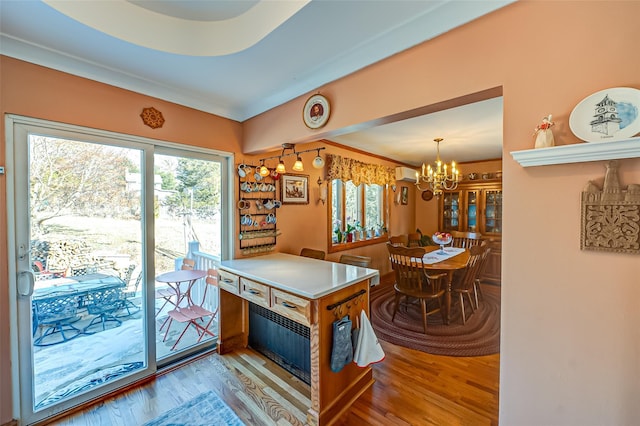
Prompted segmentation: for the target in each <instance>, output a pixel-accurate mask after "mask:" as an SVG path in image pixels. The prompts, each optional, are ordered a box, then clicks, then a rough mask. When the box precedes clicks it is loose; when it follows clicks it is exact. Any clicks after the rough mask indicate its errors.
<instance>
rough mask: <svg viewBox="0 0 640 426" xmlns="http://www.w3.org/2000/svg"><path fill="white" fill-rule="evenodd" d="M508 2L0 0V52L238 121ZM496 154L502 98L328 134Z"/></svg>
mask: <svg viewBox="0 0 640 426" xmlns="http://www.w3.org/2000/svg"><path fill="white" fill-rule="evenodd" d="M512 1H513V0H495V1H493V0H475V1H473V0H469V1H464V0H359V1H355V0H354V1H348V0H344V1H338V0H297V1H296V0H290V1H273V0H266V1H263V0H245V1H238V0H228V1H208V0H181V1H180V0H164V1H157V0H129V1H125V0H109V1H79V0H47V1H36V0H29V1H7V0H0V53H2V54H4V55H7V56H11V57H15V58H18V59H22V60H25V61H28V62H33V63H36V64H39V65H43V66H46V67H49V68H53V69H57V70H61V71H64V72H68V73H71V74H74V75H78V76H82V77H85V78H89V79H92V80H96V81H101V82H104V83H107V84H112V85H115V86H118V87H122V88H125V89H128V90H132V91H135V92H139V93H143V94H146V95H149V96H153V97H158V98H161V99H165V100H168V101H171V102H175V103H178V104H181V105H185V106H189V107H192V108H195V109H198V110H202V111H206V112H210V113H213V114H217V115H220V116H222V117H226V118H229V119H232V120H237V121H244V120H247V119H249V118H251V117H253V116H255V115H258V114H260V113H262V112H264V111H267V110H269V109H271V108H274V107H276V106H278V105H281V104H283V103H285V102H288V101H290V100H291V99H294V98H296V97H298V96H301V95H304V94H305V93H309V92H312V91H317V90H318V89H319V88H321V86H322V85H324V84H327V83H329V82H331V81H334V80H336V79H339V78H341V77H343V76H345V75H348V74H350V73H353V72H355V71H357V70H359V69H362V68H364V67H366V66H367V65H370V64H372V63H375V62H378V61H380V60H382V59H385V58H387V57H389V56H391V55H393V54H395V53H397V52H400V51H403V50H406V49H408V48H410V47H412V46H415V45H417V44H419V43H422V42H424V41H426V40H429V39H431V38H433V37H436V36H438V35H440V34H442V33H444V32H447V31H449V30H450V29H452V28H455V27H457V26H460V25H464V24H465V23H467V22H469V21H471V20H474V19H476V18H478V17H480V16H482V15H484V14H487V13H490V12H492V11H494V10H496V9H498V8H501V7H503V6H505V5H506V4H509V3H511V2H512ZM435 137H443V138H445V141H444V142H443V143H442V144H441V154H442V157H443V159H444V160H449V159H455V160H456V161H470V160H478V159H488V158H499V157H500V156H501V148H500V147H501V144H502V101H501V99H500V98H498V99H493V100H489V101H484V102H482V103H479V104H472V105H466V106H463V107H458V108H454V109H450V110H448V111H443V112H438V113H435V114H429V115H428V116H423V117H420V118H414V119H411V120H406V121H405V122H403V124H392V125H386V126H378V127H376V128H375V129H370V130H366V131H361V132H357V133H355V134H351V135H342V136H340V137H335V138H332V140H334V141H335V142H337V143H341V144H345V145H348V146H353V147H355V148H358V149H361V150H364V151H367V152H371V153H374V154H378V155H382V156H385V157H388V158H392V159H395V160H398V161H402V162H405V163H409V164H416V165H417V164H418V163H419V162H420V161H419V160H418V159H422V158H424V159H425V160H429V159H430V158H433V157H434V156H435V154H434V152H435V143H433V142H431V140H432V139H433V138H435Z"/></svg>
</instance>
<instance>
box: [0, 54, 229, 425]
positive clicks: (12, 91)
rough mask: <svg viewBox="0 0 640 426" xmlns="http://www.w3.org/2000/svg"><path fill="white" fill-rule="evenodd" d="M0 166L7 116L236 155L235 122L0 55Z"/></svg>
mask: <svg viewBox="0 0 640 426" xmlns="http://www.w3.org/2000/svg"><path fill="white" fill-rule="evenodd" d="M0 94H1V95H0V111H1V112H2V114H3V116H2V120H0V132H1V134H2V139H1V143H0V165H3V166H4V165H6V163H7V161H6V158H5V155H6V152H5V150H6V147H5V138H4V135H5V128H4V127H5V122H4V114H7V113H12V114H19V115H24V116H30V117H37V118H41V119H47V120H53V121H58V122H63V123H72V124H77V125H83V126H87V127H93V128H98V129H104V130H110V131H114V132H121V133H127V134H131V135H136V136H143V137H148V138H154V139H161V140H165V141H171V142H176V143H182V144H187V145H195V146H201V147H207V148H213V149H218V150H222V151H227V152H235V153H238V152H240V150H241V149H240V146H241V145H240V144H241V138H242V126H241V124H240V123H237V122H234V121H230V120H227V119H223V118H220V117H217V116H214V115H211V114H207V113H204V112H200V111H196V110H193V109H190V108H185V107H182V106H178V105H176V104H172V103H169V102H165V101H162V100H159V99H154V98H150V97H148V96H143V95H140V94H137V93H134V92H130V91H127V90H122V89H116V88H114V87H112V86H108V85H105V84H101V83H96V82H94V81H90V80H85V79H81V78H77V77H73V76H71V75H68V74H65V73H61V72H57V71H53V70H51V69H47V68H43V67H39V66H36V65H32V64H28V63H25V62H22V61H17V60H14V59H11V58H8V57H5V56H0ZM151 106H153V107H154V108H156V109H157V110H159V111H161V112H162V114H163V116H164V119H165V123H164V126H163V127H162V128H159V129H151V128H150V127H147V126H145V125H144V124H143V123H142V120H141V118H140V113H141V112H142V109H143V108H146V107H151ZM0 205H1V206H3V208H2V210H1V211H0V259H2V260H1V261H0V424H3V423H4V422H7V421H9V420H10V419H11V370H10V367H11V364H10V362H9V359H10V352H9V297H8V271H7V228H6V223H7V212H6V208H5V207H4V206H6V205H7V198H6V179H5V176H4V175H0Z"/></svg>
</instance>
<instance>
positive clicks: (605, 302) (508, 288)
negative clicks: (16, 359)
mask: <svg viewBox="0 0 640 426" xmlns="http://www.w3.org/2000/svg"><path fill="white" fill-rule="evenodd" d="M639 15H640V2H600V1H593V2H590V1H582V2H579V3H578V2H562V1H545V2H537V1H520V2H517V3H515V4H513V5H510V6H508V7H506V8H504V9H502V10H499V11H498V12H495V13H493V14H490V15H488V16H485V17H483V18H480V19H478V20H476V21H474V22H472V23H470V24H468V25H466V26H464V27H462V28H459V29H457V30H454V31H451V32H449V33H447V34H445V35H443V36H441V37H438V38H437V39H435V40H432V41H430V42H427V43H424V44H422V45H420V46H417V47H416V48H413V49H410V50H408V51H406V52H403V53H401V54H399V55H396V56H395V57H393V58H391V59H388V60H385V61H382V62H380V63H378V64H376V65H373V66H371V67H368V68H366V69H365V70H362V71H360V72H357V73H354V74H352V75H350V76H348V77H346V78H344V79H341V80H339V81H336V82H334V83H331V84H328V85H326V86H324V87H321V88H319V89H318V91H320V92H321V93H323V94H324V95H326V96H327V97H328V98H329V99H330V100H331V102H332V113H331V119H330V120H329V122H328V124H327V126H325V127H324V128H323V129H321V130H315V131H314V130H310V129H308V128H306V127H305V126H304V124H303V123H302V121H301V120H300V110H301V108H302V106H303V103H304V101H305V100H306V98H307V97H308V96H307V95H304V96H301V97H300V98H298V99H296V100H294V101H292V102H290V103H288V104H286V105H283V106H281V107H278V108H276V109H274V110H272V111H269V112H267V113H264V114H262V115H260V116H258V117H255V118H254V119H252V120H250V121H248V122H246V123H243V124H242V126H240V125H239V124H238V123H233V122H229V121H227V120H223V119H220V118H218V117H214V116H211V115H208V114H205V113H200V112H197V111H193V110H189V109H188V108H183V107H179V106H176V105H172V104H169V103H166V102H162V101H159V100H155V99H151V98H148V97H145V96H141V95H138V94H135V93H132V92H128V91H124V90H119V89H114V88H111V87H109V86H105V85H101V84H98V83H94V82H91V81H87V80H82V79H77V78H73V77H70V76H67V75H65V74H62V73H57V72H54V71H49V70H44V69H42V68H40V67H34V66H31V65H26V64H22V63H20V62H17V61H13V60H10V59H7V58H2V59H1V60H2V62H1V63H0V66H1V68H0V69H1V72H2V75H1V77H0V78H1V80H0V83H1V86H0V90H1V92H0V93H2V96H1V98H0V107H1V108H0V109H1V110H2V112H12V113H17V114H24V115H30V116H36V117H40V118H46V119H52V120H57V121H64V122H70V123H74V124H82V125H87V126H91V127H99V128H103V129H108V130H114V131H119V132H123V133H131V134H135V135H141V136H147V137H156V138H159V139H164V140H171V141H176V142H182V143H191V144H195V145H201V146H207V147H212V148H218V149H225V150H227V151H232V152H239V150H240V140H241V137H242V138H243V142H242V149H243V151H244V152H245V153H249V152H260V151H262V152H264V151H269V150H272V149H277V148H278V147H279V146H280V144H281V143H283V142H313V141H317V140H320V139H322V138H324V137H327V136H330V134H331V133H335V132H339V131H341V129H343V128H345V127H349V126H354V125H358V124H360V123H365V122H368V121H371V120H375V119H379V118H382V117H386V116H389V115H393V114H395V113H398V112H403V111H407V110H411V109H414V108H418V107H422V106H425V105H431V104H434V103H438V102H441V101H446V100H448V99H453V98H456V97H458V96H463V95H466V94H469V93H475V92H478V91H482V90H485V89H488V88H493V87H498V86H501V87H502V89H503V95H504V117H503V119H504V125H503V134H504V142H503V143H504V149H503V153H504V155H503V164H502V170H503V182H504V202H505V205H504V220H505V223H504V235H503V271H502V278H503V287H502V336H501V339H502V340H501V392H500V421H501V423H502V424H505V425H512V424H518V425H538V424H554V425H560V424H562V425H572V424H576V425H577V424H581V425H587V424H633V423H637V421H638V419H640V406H639V405H638V404H637V401H636V400H637V395H638V394H640V381H639V380H638V379H637V378H638V377H640V331H639V329H638V327H637V324H638V323H639V322H640V310H638V308H637V307H638V303H637V301H638V300H640V282H639V281H638V278H637V277H638V276H640V261H639V257H638V256H637V255H635V256H633V255H621V254H607V253H597V252H583V251H580V250H579V241H580V210H579V206H580V201H579V200H580V192H581V190H582V188H583V187H584V185H585V184H586V182H587V181H588V180H590V179H594V178H599V177H601V176H602V175H603V173H604V165H603V164H604V163H603V162H591V163H583V164H571V165H556V166H544V167H533V168H526V169H525V168H522V167H520V166H519V165H518V164H517V163H516V162H514V161H513V159H512V158H511V156H510V155H509V152H510V151H514V150H520V149H527V148H532V147H533V139H532V129H533V128H534V127H535V125H536V124H538V121H539V118H540V117H541V116H543V115H546V114H550V113H551V114H553V116H554V121H555V122H556V123H557V124H556V127H555V128H554V133H555V136H556V143H557V144H559V145H560V144H570V143H578V142H579V141H578V140H577V139H576V138H575V136H573V135H572V133H571V131H570V130H569V128H568V125H567V123H568V117H569V114H570V113H571V110H572V109H573V107H574V106H575V105H576V104H577V103H578V102H579V101H580V100H582V99H583V98H584V97H585V96H587V95H589V94H591V93H594V92H596V91H598V90H601V89H604V88H607V87H620V86H629V87H640V72H639V71H640V56H639V55H637V54H635V52H636V50H637V44H638V40H640V26H638V25H637V23H636V22H635V21H636V19H635V18H636V17H637V16H639ZM610 31H611V32H610ZM149 102H151V104H150V105H149V104H148V103H149ZM61 103H62V104H61ZM145 106H154V107H156V108H157V109H159V110H161V111H162V112H163V113H164V115H165V119H167V124H165V128H163V129H160V131H158V130H155V131H154V130H151V129H149V128H146V127H144V126H142V124H141V122H140V121H139V117H138V115H139V113H140V110H141V109H142V108H143V107H145ZM173 120H175V121H173ZM174 122H175V123H176V124H175V125H174ZM170 123H171V124H170ZM1 125H2V126H3V125H4V122H2V124H1ZM242 132H244V133H242ZM2 134H3V135H4V131H3V133H2ZM0 164H5V160H4V138H3V139H2V144H1V146H0ZM620 170H621V173H620V180H621V182H622V183H623V184H625V185H626V184H628V183H640V160H639V159H630V160H624V161H622V162H621V165H620ZM0 179H2V180H3V181H4V177H2V176H0ZM315 179H317V177H316V178H315ZM310 182H311V187H313V182H314V178H313V177H311V179H310ZM406 184H407V185H409V183H406ZM0 201H1V202H2V205H6V190H5V185H4V182H3V183H2V186H1V187H0ZM417 202H418V200H417V199H416V197H410V204H409V206H402V207H401V208H399V209H398V210H397V211H396V213H397V215H392V226H401V224H402V223H405V222H406V223H411V226H412V227H413V225H414V224H415V223H417V220H415V223H414V219H413V218H412V217H411V214H412V213H413V214H414V215H417V206H416V203H417ZM433 205H434V204H431V205H430V206H433ZM294 208H295V210H294ZM297 209H304V208H302V207H300V206H292V207H291V210H289V212H290V213H285V211H286V210H285V209H282V211H281V212H279V213H278V219H279V222H280V221H285V223H287V226H290V227H292V229H296V231H297V232H300V235H299V237H300V238H301V239H302V240H301V241H300V245H303V244H304V245H311V246H316V245H317V244H325V245H326V241H324V238H326V237H325V236H320V237H319V238H318V237H315V235H317V234H316V233H315V232H314V233H313V234H311V232H312V231H313V230H314V229H315V228H316V226H318V227H324V226H326V213H325V215H324V216H323V212H322V207H320V206H315V205H314V204H313V198H312V200H311V204H310V205H309V207H308V208H307V209H308V210H307V209H304V210H300V211H297ZM405 209H406V210H405ZM307 211H309V212H311V214H307ZM405 211H406V212H410V213H408V215H407V214H405V213H404V212H405ZM291 212H293V213H291ZM400 212H402V213H400ZM393 217H395V218H396V219H398V221H397V222H396V223H394V222H393V221H394V220H395V219H393ZM315 218H317V222H318V223H319V225H316V224H315V221H316V219H315ZM323 222H324V223H323ZM0 223H1V225H0V241H2V242H3V244H2V246H0V258H2V259H6V258H7V255H6V236H7V233H6V229H5V226H4V224H5V223H6V211H5V209H3V210H2V211H1V212H0ZM405 226H406V225H405ZM307 229H308V230H309V233H308V234H306V233H304V232H305V230H307ZM323 229H324V228H323ZM392 232H393V230H392ZM311 235H314V237H311V238H310V239H308V237H309V236H311ZM296 237H298V235H297V234H296ZM287 238H290V237H289V236H283V238H282V239H280V241H279V243H278V244H279V248H281V249H282V251H290V252H294V251H295V250H296V249H297V247H296V246H295V243H294V242H293V240H287ZM372 250H374V249H373V248H372ZM362 254H366V253H362ZM0 277H2V282H1V283H0V324H1V325H0V422H3V421H6V420H8V419H9V418H10V416H9V415H8V413H9V411H8V410H9V409H10V406H9V395H10V386H11V385H10V383H11V381H10V374H9V373H10V370H9V363H8V357H9V349H8V341H9V337H8V325H7V324H8V318H7V309H8V301H7V297H6V294H7V284H6V283H7V269H6V262H0Z"/></svg>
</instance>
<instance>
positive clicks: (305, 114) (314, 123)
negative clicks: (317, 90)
mask: <svg viewBox="0 0 640 426" xmlns="http://www.w3.org/2000/svg"><path fill="white" fill-rule="evenodd" d="M330 112H331V107H330V105H329V101H328V100H327V98H325V97H324V96H322V95H313V96H311V97H310V98H309V99H307V102H305V104H304V108H303V109H302V120H303V121H304V124H306V125H307V127H309V128H310V129H317V128H320V127H322V126H324V125H325V124H327V121H328V120H329V114H330Z"/></svg>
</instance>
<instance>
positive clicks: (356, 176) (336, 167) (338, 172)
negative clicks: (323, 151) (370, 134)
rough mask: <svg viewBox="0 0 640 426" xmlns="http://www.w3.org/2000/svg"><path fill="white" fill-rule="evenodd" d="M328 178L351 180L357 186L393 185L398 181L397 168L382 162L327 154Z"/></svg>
mask: <svg viewBox="0 0 640 426" xmlns="http://www.w3.org/2000/svg"><path fill="white" fill-rule="evenodd" d="M327 179H328V180H333V179H340V180H341V181H343V182H346V181H349V180H350V181H351V182H353V184H354V185H355V186H358V185H360V184H361V183H366V184H368V185H391V184H394V183H395V181H396V174H395V169H394V168H393V167H387V166H382V165H380V164H368V163H363V162H362V161H358V160H354V159H353V158H347V157H342V156H340V155H333V154H327Z"/></svg>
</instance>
